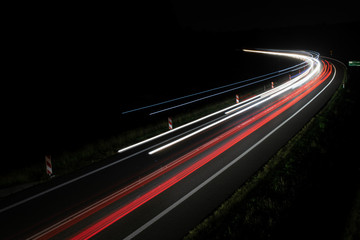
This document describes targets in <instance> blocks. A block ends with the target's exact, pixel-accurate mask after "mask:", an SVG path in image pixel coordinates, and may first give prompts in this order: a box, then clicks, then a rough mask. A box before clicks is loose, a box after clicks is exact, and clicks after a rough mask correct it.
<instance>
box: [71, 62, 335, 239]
mask: <svg viewBox="0 0 360 240" xmlns="http://www.w3.org/2000/svg"><path fill="white" fill-rule="evenodd" d="M325 65H328V67H325V70H324V71H323V72H322V73H321V74H320V76H318V77H317V78H316V79H315V80H314V81H311V82H309V83H308V84H306V85H304V86H302V87H301V91H300V89H299V90H298V91H295V92H294V93H292V94H290V95H289V96H288V97H286V98H284V99H283V100H282V101H281V104H280V105H284V106H282V107H281V108H280V107H279V108H278V109H277V110H274V112H273V113H271V114H269V115H268V116H267V117H265V118H264V119H263V120H261V121H259V122H257V123H256V124H255V125H254V126H252V127H251V128H250V129H248V130H246V131H244V132H243V133H241V134H239V135H238V136H236V137H235V138H233V139H232V140H230V141H229V142H227V143H225V144H224V145H222V146H220V147H219V148H217V149H216V150H214V151H213V152H211V153H210V154H208V155H207V156H205V157H204V158H202V159H201V160H199V161H198V162H196V163H194V164H193V165H191V166H190V167H188V168H186V169H185V170H183V171H181V172H180V173H178V174H176V175H175V176H174V177H172V178H170V179H169V180H167V181H165V182H164V183H162V184H160V185H159V186H157V187H155V188H154V189H152V190H150V191H149V192H147V193H145V194H144V195H143V196H141V197H139V198H138V199H136V200H134V201H133V202H131V203H129V204H128V205H126V206H124V207H122V208H120V209H119V210H117V211H115V212H114V213H112V214H110V215H109V216H107V217H105V218H103V219H102V220H100V221H99V222H97V223H96V224H94V225H92V226H91V227H89V228H87V229H85V230H84V231H83V232H81V233H79V234H78V235H76V236H75V237H74V238H73V239H89V238H91V237H92V236H94V235H96V234H97V233H99V232H100V231H102V230H104V229H105V228H107V227H108V226H110V225H111V224H113V223H114V222H116V221H118V220H119V219H121V218H123V217H124V216H126V215H127V214H128V213H130V212H132V211H133V210H135V209H136V208H138V207H140V206H141V205H143V204H144V203H146V202H148V201H149V200H151V199H152V198H154V197H155V196H157V195H159V194H160V193H162V192H164V191H165V190H166V189H168V188H170V187H171V186H173V185H174V184H176V183H177V182H179V181H181V180H182V179H184V178H185V177H187V176H188V175H190V174H191V173H193V172H194V171H196V170H197V169H199V168H200V167H202V166H204V165H205V164H206V163H208V162H210V161H211V160H212V159H214V158H215V157H217V156H219V155H220V154H221V153H223V152H224V151H226V150H227V149H229V148H230V147H232V146H234V145H235V144H236V143H238V142H239V141H241V140H242V139H244V138H245V137H247V136H248V135H250V134H251V133H253V132H254V131H256V130H257V129H259V128H260V127H261V126H263V125H265V124H266V123H268V122H269V121H271V120H272V119H274V118H275V117H277V116H279V115H280V114H281V113H283V112H284V111H286V110H287V109H289V108H290V107H291V106H293V105H294V104H296V103H297V102H298V101H300V100H301V99H302V98H304V97H305V96H306V95H307V94H309V93H310V92H312V91H313V90H314V89H315V88H317V87H318V86H319V85H320V84H321V83H323V82H324V81H325V80H326V79H327V78H328V77H329V75H330V74H331V71H332V69H331V65H329V64H328V63H326V64H325ZM300 92H302V93H300Z"/></svg>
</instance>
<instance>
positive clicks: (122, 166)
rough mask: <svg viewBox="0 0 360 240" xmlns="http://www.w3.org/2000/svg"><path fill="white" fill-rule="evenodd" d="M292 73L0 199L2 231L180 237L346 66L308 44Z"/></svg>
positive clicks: (320, 101) (295, 54) (312, 110)
mask: <svg viewBox="0 0 360 240" xmlns="http://www.w3.org/2000/svg"><path fill="white" fill-rule="evenodd" d="M245 51H249V52H254V53H259V54H273V55H279V56H285V57H289V58H297V59H300V60H301V61H304V62H306V67H305V69H304V70H303V71H302V72H300V73H299V74H297V76H296V77H293V78H292V79H291V80H289V81H287V82H285V83H283V84H281V85H279V86H275V87H274V88H273V89H270V90H268V91H266V92H264V93H261V94H259V95H256V96H253V97H251V98H249V99H247V100H244V101H242V102H240V103H238V104H235V105H233V106H231V107H228V108H226V109H223V110H221V111H218V112H216V113H213V114H210V115H208V116H206V117H204V118H202V119H199V120H196V121H194V122H192V123H189V124H187V125H185V126H182V127H178V128H175V129H173V130H171V131H169V132H166V133H164V134H160V135H158V136H155V137H154V138H152V139H149V140H147V141H143V142H140V143H138V144H135V145H132V146H129V147H127V148H124V149H120V150H119V153H118V154H117V155H116V156H114V157H112V158H110V159H108V160H106V161H105V162H103V163H99V164H98V165H96V166H93V167H92V168H90V169H85V170H84V171H83V172H81V173H78V174H77V175H73V176H67V177H65V178H59V179H54V180H53V181H51V182H49V183H46V184H43V185H39V186H36V187H34V188H31V189H28V190H26V191H23V192H21V193H18V194H15V195H12V196H10V197H8V198H5V199H2V200H1V202H0V221H1V226H2V237H4V238H5V239H26V238H29V239H50V238H51V239H65V238H71V239H88V238H94V239H104V238H105V239H109V238H110V239H111V238H112V239H133V238H135V239H180V238H182V237H183V236H184V235H185V234H186V233H187V232H188V231H189V230H190V229H192V228H193V227H194V226H196V224H198V223H199V222H200V221H201V220H202V219H204V218H205V217H206V216H208V215H209V214H210V213H211V212H212V211H213V210H214V209H216V208H217V207H218V206H219V204H221V203H222V202H223V201H224V200H226V199H227V198H228V197H229V196H230V195H231V194H232V193H233V192H234V191H235V190H236V189H237V188H238V187H239V186H241V184H243V183H244V182H245V181H246V180H247V179H248V178H249V177H250V176H251V175H252V174H254V172H256V171H257V170H258V169H259V168H260V167H261V166H262V165H263V164H265V163H266V162H267V160H268V159H269V157H271V156H272V155H273V154H274V153H275V152H276V151H277V150H278V149H279V148H280V147H281V146H282V145H284V144H285V143H286V142H287V141H288V140H289V139H290V138H291V137H292V136H293V135H294V134H296V133H297V132H298V131H299V130H300V129H301V128H302V127H303V126H304V124H305V123H306V122H307V121H309V119H310V118H311V117H312V116H313V115H315V114H316V113H317V112H318V111H319V110H320V109H321V107H322V106H324V104H325V103H326V102H327V101H328V100H329V99H330V97H331V96H332V94H333V93H334V92H335V90H336V89H337V88H338V86H339V85H340V83H341V81H342V80H343V77H344V75H345V72H346V67H345V66H344V65H342V64H341V63H340V62H338V61H336V60H334V59H328V58H319V56H318V55H317V54H315V53H314V52H309V51H308V52H305V51H275V50H245Z"/></svg>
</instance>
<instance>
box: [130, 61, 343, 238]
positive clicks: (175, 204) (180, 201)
mask: <svg viewBox="0 0 360 240" xmlns="http://www.w3.org/2000/svg"><path fill="white" fill-rule="evenodd" d="M333 66H334V65H333ZM334 70H335V72H334V76H333V78H332V79H331V80H330V82H329V83H328V84H327V85H326V86H325V87H324V88H323V89H322V90H321V91H320V92H319V93H318V94H316V95H315V96H314V97H313V98H312V99H311V100H310V101H309V102H307V103H306V104H305V105H304V106H303V107H301V108H300V109H299V110H298V111H296V112H295V113H294V114H293V115H291V116H290V117H289V118H288V119H286V120H285V121H284V122H282V123H281V124H280V125H279V126H277V127H276V128H274V129H273V130H272V131H271V132H269V133H268V134H267V135H265V136H264V137H263V138H262V139H260V140H259V141H258V142H256V143H255V144H254V145H253V146H251V147H250V148H249V149H248V150H246V151H245V152H243V153H242V154H241V155H240V156H238V157H237V158H235V159H234V160H232V161H231V162H230V163H228V164H227V165H226V166H225V167H223V168H222V169H220V170H219V171H217V172H216V173H215V174H214V175H212V176H211V177H209V178H208V179H206V180H205V181H204V182H203V183H201V184H200V185H199V186H197V187H196V188H194V189H193V190H191V191H190V192H189V193H187V194H186V195H184V196H183V197H182V198H180V199H179V200H178V201H176V202H175V203H174V204H172V205H171V206H169V207H168V208H166V209H165V210H164V211H162V212H161V213H159V214H158V215H156V216H155V217H154V218H152V219H151V220H150V221H148V222H146V223H145V224H144V225H142V226H141V227H140V228H138V229H137V230H135V231H134V232H133V233H131V234H130V235H128V236H127V237H126V238H124V240H130V239H132V238H134V237H135V236H137V235H138V234H139V233H141V232H142V231H144V230H145V229H146V228H148V227H149V226H151V225H152V224H153V223H155V222H156V221H157V220H159V219H160V218H162V217H163V216H165V215H166V214H167V213H169V212H170V211H171V210H173V209H174V208H176V207H177V206H179V205H180V204H181V203H182V202H184V201H185V200H186V199H188V198H189V197H191V196H192V195H194V194H195V193H196V192H197V191H199V190H200V189H201V188H203V187H204V186H205V185H207V184H208V183H209V182H211V181H212V180H214V179H215V178H216V177H218V176H219V175H220V174H222V173H223V172H225V171H226V170H227V169H228V168H230V167H231V166H232V165H234V164H235V163H236V162H238V161H239V160H240V159H241V158H243V157H244V156H245V155H246V154H248V153H249V152H250V151H251V150H253V149H254V148H255V147H257V146H258V145H259V144H261V143H262V142H263V141H265V139H267V138H268V137H269V136H271V135H272V134H273V133H274V132H276V131H277V130H278V129H279V128H281V127H282V126H283V125H285V124H286V123H287V122H288V121H290V120H291V119H292V118H293V117H295V116H296V115H297V114H298V113H299V112H301V111H302V110H303V109H304V108H305V107H307V106H308V105H309V104H310V103H311V102H312V101H313V100H315V99H316V98H317V97H318V96H319V95H320V94H321V93H322V92H323V91H324V90H325V89H326V88H327V87H328V86H329V85H330V84H331V83H332V81H333V80H334V78H335V76H336V68H335V66H334Z"/></svg>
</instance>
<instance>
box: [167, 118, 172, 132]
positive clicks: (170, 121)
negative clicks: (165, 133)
mask: <svg viewBox="0 0 360 240" xmlns="http://www.w3.org/2000/svg"><path fill="white" fill-rule="evenodd" d="M168 123H169V130H171V129H173V123H172V119H171V118H170V117H169V118H168Z"/></svg>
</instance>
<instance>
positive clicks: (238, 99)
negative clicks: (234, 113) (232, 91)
mask: <svg viewBox="0 0 360 240" xmlns="http://www.w3.org/2000/svg"><path fill="white" fill-rule="evenodd" d="M235 97H236V103H239V102H240V98H239V95H237V94H236V96H235Z"/></svg>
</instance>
